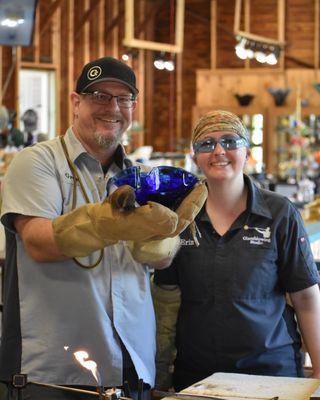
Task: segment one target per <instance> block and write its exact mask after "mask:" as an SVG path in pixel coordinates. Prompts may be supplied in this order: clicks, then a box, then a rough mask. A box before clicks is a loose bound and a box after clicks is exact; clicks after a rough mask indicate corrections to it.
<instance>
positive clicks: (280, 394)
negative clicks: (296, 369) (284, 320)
mask: <svg viewBox="0 0 320 400" xmlns="http://www.w3.org/2000/svg"><path fill="white" fill-rule="evenodd" d="M319 387H320V379H311V378H287V377H274V376H259V375H245V374H231V373H222V372H217V373H215V374H213V375H211V376H209V377H208V378H206V379H204V380H202V381H200V382H197V383H195V384H194V385H192V386H190V387H189V388H187V389H184V390H182V391H181V392H180V393H181V394H191V395H194V396H196V397H197V396H201V397H202V396H204V397H210V396H211V397H215V398H219V399H227V400H241V399H250V400H272V399H279V400H309V399H310V397H311V396H312V395H313V394H314V393H315V392H316V390H317V389H318V388H319ZM180 393H179V394H180ZM179 394H178V395H177V397H178V398H179ZM182 398H183V400H188V399H187V397H184V396H183V395H182V396H181V400H182ZM311 398H312V399H320V395H319V396H314V397H311ZM172 400H174V398H172ZM176 400H177V398H176ZM190 400H192V398H190ZM197 400H199V399H197Z"/></svg>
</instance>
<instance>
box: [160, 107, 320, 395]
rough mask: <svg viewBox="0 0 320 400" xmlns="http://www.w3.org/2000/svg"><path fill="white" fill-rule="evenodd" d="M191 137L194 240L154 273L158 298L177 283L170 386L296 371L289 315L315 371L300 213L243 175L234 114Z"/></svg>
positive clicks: (316, 318) (296, 343)
mask: <svg viewBox="0 0 320 400" xmlns="http://www.w3.org/2000/svg"><path fill="white" fill-rule="evenodd" d="M192 145H193V151H194V161H195V163H196V164H197V166H198V168H199V169H200V170H201V171H202V173H203V174H204V175H205V177H206V182H207V186H208V198H207V201H206V204H205V205H204V207H203V208H202V211H201V212H200V213H199V215H198V217H197V218H196V223H197V227H198V229H199V232H200V234H201V237H200V238H199V246H197V245H196V243H195V242H194V240H192V239H191V236H190V233H189V232H188V231H185V232H184V233H183V234H182V236H181V249H180V250H179V252H178V254H177V256H176V258H175V259H174V261H173V263H172V265H171V266H170V267H169V268H168V269H167V270H162V271H156V273H155V277H154V281H155V284H156V285H155V288H156V290H155V293H159V291H160V297H161V296H162V297H163V296H165V293H166V291H165V290H161V288H162V289H168V288H169V289H173V288H174V287H175V285H177V286H178V287H179V289H180V291H181V305H180V308H179V312H178V319H177V327H176V328H177V331H176V340H175V342H176V348H177V355H176V359H175V362H174V374H173V385H174V388H175V390H177V391H178V390H181V389H183V388H185V387H187V386H190V385H191V384H193V383H195V382H197V381H199V380H201V379H203V378H206V377H207V376H209V375H211V374H213V373H214V372H218V371H219V372H233V373H247V374H257V375H274V376H303V368H302V360H301V353H300V347H301V338H300V334H299V331H298V329H297V325H296V319H295V316H294V314H296V317H297V320H298V323H299V329H300V331H301V334H302V337H303V340H304V343H305V345H306V347H307V350H308V352H309V354H310V356H311V360H312V364H313V376H314V377H315V378H320V294H319V288H318V283H319V276H318V272H317V269H316V265H315V263H314V261H313V257H312V253H311V250H310V245H309V242H308V237H307V234H306V231H305V228H304V225H303V222H302V219H301V217H300V214H299V212H298V211H297V210H296V208H295V206H294V205H293V204H292V203H291V202H290V201H289V200H288V199H287V198H285V197H282V196H280V195H279V194H276V193H273V192H270V191H267V190H263V189H260V188H258V187H257V186H255V184H254V183H253V182H252V180H251V179H250V178H249V177H248V176H246V175H245V174H244V172H243V170H244V166H245V163H246V160H247V159H248V156H249V152H250V150H249V139H248V134H247V130H246V128H245V126H244V125H243V123H242V121H241V120H240V119H239V118H238V117H237V116H236V115H234V114H232V113H230V112H227V111H213V112H210V113H208V114H206V115H205V116H203V117H202V118H201V119H200V120H199V122H198V123H197V125H196V127H195V129H194V132H193V137H192ZM168 293H170V296H171V298H172V291H171V292H168ZM286 293H289V296H290V299H291V302H292V305H293V307H292V306H290V305H288V303H287V302H286ZM158 302H159V300H158V298H156V299H155V303H156V304H157V303H158ZM168 309H169V310H170V307H168ZM162 313H163V308H162ZM163 318H166V323H168V317H167V316H166V315H163V314H161V315H158V323H159V326H158V329H159V336H160V337H161V332H162V331H161V320H162V319H163ZM159 348H160V349H163V346H161V343H160V346H159ZM158 359H160V360H161V354H159V355H158Z"/></svg>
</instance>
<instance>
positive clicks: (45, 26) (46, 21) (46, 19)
mask: <svg viewBox="0 0 320 400" xmlns="http://www.w3.org/2000/svg"><path fill="white" fill-rule="evenodd" d="M63 1H64V0H56V1H55V2H54V3H52V4H51V6H50V8H49V11H48V12H47V14H46V15H45V16H44V17H43V21H44V23H43V25H42V28H41V30H40V33H39V36H41V35H42V34H43V33H44V32H45V31H46V30H47V29H48V28H49V26H50V24H49V21H50V19H51V18H52V16H53V14H54V13H55V12H56V10H57V9H58V7H60V5H61V3H62V2H63Z"/></svg>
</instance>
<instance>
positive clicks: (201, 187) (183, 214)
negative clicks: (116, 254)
mask: <svg viewBox="0 0 320 400" xmlns="http://www.w3.org/2000/svg"><path fill="white" fill-rule="evenodd" d="M207 196H208V190H207V187H206V185H205V183H204V182H203V181H202V182H200V183H199V184H198V185H197V186H195V187H194V188H193V189H192V191H191V192H190V193H189V194H188V195H187V196H186V197H185V198H184V199H183V201H182V202H181V204H180V205H179V207H178V208H177V210H176V213H177V215H178V225H177V228H176V230H175V231H174V233H173V234H171V235H170V237H168V238H165V239H161V240H155V241H149V242H139V240H138V239H136V240H135V242H134V243H130V244H129V248H130V251H131V253H132V256H133V258H134V259H135V260H136V261H138V262H140V263H152V262H158V261H162V260H165V259H166V258H173V257H174V255H175V253H176V252H177V251H178V249H179V244H180V238H179V234H180V233H182V232H183V231H184V230H185V229H186V228H187V227H188V226H189V225H190V224H191V223H192V222H193V221H194V219H195V218H196V216H197V215H198V213H199V211H200V210H201V208H202V206H203V205H204V203H205V201H206V199H207ZM192 234H193V236H195V232H192ZM194 239H195V242H196V243H197V240H196V238H194Z"/></svg>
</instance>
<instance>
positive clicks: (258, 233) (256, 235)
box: [242, 225, 271, 246]
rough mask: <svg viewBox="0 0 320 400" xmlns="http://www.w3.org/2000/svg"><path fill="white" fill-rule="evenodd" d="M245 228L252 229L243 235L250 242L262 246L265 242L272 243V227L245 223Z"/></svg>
mask: <svg viewBox="0 0 320 400" xmlns="http://www.w3.org/2000/svg"><path fill="white" fill-rule="evenodd" d="M243 229H244V230H245V231H250V232H248V234H247V235H245V236H243V237H242V239H243V240H244V241H248V242H249V243H250V244H254V245H257V246H261V245H262V244H264V243H271V229H270V227H269V226H268V227H267V228H260V227H257V226H248V225H245V226H244V227H243ZM252 231H253V232H252Z"/></svg>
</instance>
